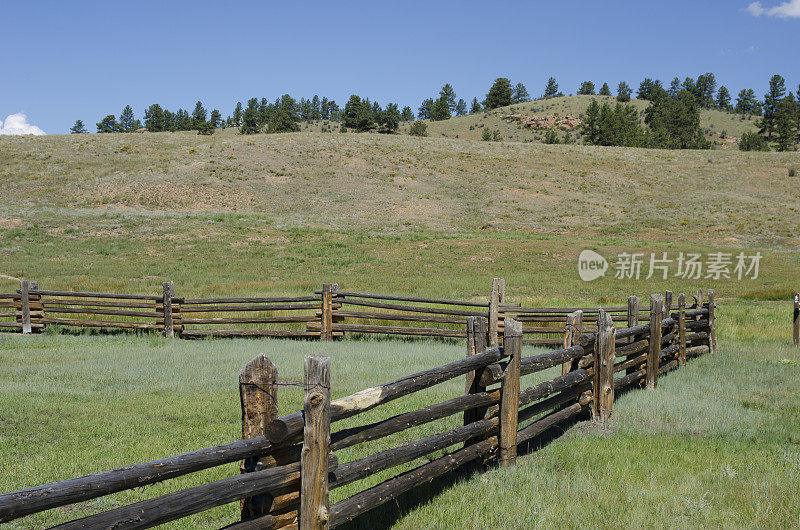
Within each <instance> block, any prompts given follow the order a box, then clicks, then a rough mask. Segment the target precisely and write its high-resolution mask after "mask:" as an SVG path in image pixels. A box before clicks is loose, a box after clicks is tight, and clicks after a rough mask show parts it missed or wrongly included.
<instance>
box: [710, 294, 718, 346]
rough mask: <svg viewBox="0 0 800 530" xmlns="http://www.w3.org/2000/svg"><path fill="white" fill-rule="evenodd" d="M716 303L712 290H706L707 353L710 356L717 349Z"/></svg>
mask: <svg viewBox="0 0 800 530" xmlns="http://www.w3.org/2000/svg"><path fill="white" fill-rule="evenodd" d="M716 305H717V302H716V299H715V298H714V289H709V290H708V351H709V352H711V353H712V354H713V353H714V352H715V351H716V349H717V327H716V325H715V324H714V308H715V307H716Z"/></svg>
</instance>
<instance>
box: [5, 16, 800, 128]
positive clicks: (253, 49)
mask: <svg viewBox="0 0 800 530" xmlns="http://www.w3.org/2000/svg"><path fill="white" fill-rule="evenodd" d="M0 21H2V24H0V120H2V119H5V117H6V116H7V115H9V114H14V113H17V112H20V111H24V112H25V113H26V114H27V117H28V122H29V123H31V124H34V125H36V126H38V127H40V128H41V129H43V130H44V131H45V132H47V133H50V134H52V133H65V132H67V131H68V129H69V127H70V126H71V125H72V124H73V122H74V121H75V120H76V119H78V118H80V119H82V120H83V121H84V123H86V125H87V128H88V129H89V130H90V131H94V130H95V126H94V124H95V123H96V122H98V121H100V119H101V118H102V117H103V116H105V115H106V114H115V115H117V116H118V115H119V113H120V111H121V110H122V108H123V107H124V106H125V105H126V104H130V105H131V106H132V107H133V108H134V111H135V112H136V115H137V117H139V118H141V116H142V113H143V111H144V108H146V107H147V106H148V105H150V104H151V103H154V102H158V103H160V104H161V105H162V106H165V107H167V108H169V109H171V110H173V111H174V110H177V108H178V107H183V108H186V109H188V110H189V111H191V109H192V108H193V107H194V103H195V101H197V100H198V99H199V100H202V101H203V103H204V105H205V106H206V108H208V109H209V110H210V109H212V108H219V109H220V110H221V111H222V114H223V116H227V115H228V114H230V113H231V111H232V109H233V106H234V105H235V103H236V101H239V100H241V101H245V100H246V99H248V98H250V97H254V96H255V97H259V98H260V97H267V98H269V99H271V100H272V99H274V98H275V97H277V96H279V95H281V94H283V93H290V94H292V95H293V96H295V97H297V98H298V99H299V98H300V97H301V96H305V97H311V96H313V95H314V94H315V93H317V94H319V95H320V96H323V95H326V96H328V97H329V98H331V97H332V98H334V99H335V100H336V101H337V102H339V103H340V104H343V103H344V101H345V100H346V99H347V97H348V96H349V94H351V93H358V94H360V95H363V96H367V97H369V98H370V99H373V100H377V101H379V102H380V103H381V104H386V103H387V102H397V103H399V104H400V106H401V107H402V106H403V105H410V106H411V107H412V109H414V110H415V111H416V108H417V107H418V106H419V103H420V101H421V100H422V99H424V98H426V97H429V96H433V95H435V94H436V93H437V92H438V90H439V88H440V87H441V85H442V84H444V83H446V82H449V83H451V84H452V85H453V87H454V88H455V90H456V94H457V96H458V97H463V98H464V99H465V100H467V101H470V100H471V99H472V97H473V96H477V97H478V98H479V99H482V98H483V96H484V95H485V94H486V91H487V90H488V88H489V86H490V85H491V83H492V81H493V80H494V79H495V78H496V77H500V76H502V77H509V78H511V80H512V82H514V83H516V82H518V81H521V82H523V83H524V84H525V85H526V86H527V88H528V91H529V92H530V94H531V95H532V96H534V97H536V96H538V95H540V94H541V93H542V91H543V89H544V85H545V82H546V81H547V78H548V77H549V76H551V75H552V76H555V77H556V79H557V80H558V82H559V85H560V88H561V90H562V91H563V92H565V93H574V92H575V91H576V90H577V87H578V85H579V84H580V82H581V81H583V80H585V79H590V80H592V81H594V82H595V83H596V84H597V86H598V88H599V86H600V85H601V84H602V83H603V82H604V81H607V82H608V83H609V85H610V86H611V87H612V90H613V89H614V88H615V87H616V85H617V83H618V82H619V81H620V80H625V81H627V82H628V84H630V85H631V86H632V87H634V88H636V87H637V86H638V84H639V81H641V80H642V79H643V78H644V77H653V78H659V79H661V80H663V81H664V82H665V84H668V83H669V81H670V80H671V79H672V78H673V77H674V76H676V75H677V76H679V77H681V78H684V77H686V76H692V77H696V76H697V75H699V74H701V73H704V72H709V71H710V72H713V73H714V74H715V75H716V77H717V80H718V82H720V83H722V84H724V85H726V86H727V87H728V89H729V90H730V91H731V93H732V94H733V95H734V96H735V95H736V94H737V93H738V91H739V90H740V89H741V88H753V89H755V90H756V93H757V94H758V95H759V97H761V96H762V95H763V94H764V92H765V91H766V88H767V83H768V80H769V77H770V76H771V75H772V74H774V73H780V74H781V75H783V76H784V77H785V78H786V81H787V85H788V88H789V89H790V90H792V91H795V90H797V85H798V83H800V72H798V68H797V67H798V64H800V62H798V59H797V57H798V48H799V46H798V44H799V43H800V42H799V41H800V0H790V1H788V2H787V1H780V0H779V1H773V0H764V1H763V2H761V3H753V4H751V3H750V2H749V1H747V0H745V1H742V2H740V1H737V0H711V1H697V0H694V1H688V0H674V1H672V2H642V1H605V2H598V1H596V0H592V1H561V2H553V1H548V2H533V1H532V2H491V1H484V2H437V1H426V2H391V3H390V2H380V1H374V2H336V3H325V2H312V1H307V2H234V1H231V2H221V1H214V2H204V1H194V2H178V1H169V0H162V1H159V2H151V1H132V2H116V1H105V2H88V1H86V2H81V1H74V2H64V1H54V2H41V1H36V0H26V1H16V0H2V1H1V2H0Z"/></svg>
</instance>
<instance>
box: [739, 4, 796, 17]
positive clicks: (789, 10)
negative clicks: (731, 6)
mask: <svg viewBox="0 0 800 530" xmlns="http://www.w3.org/2000/svg"><path fill="white" fill-rule="evenodd" d="M747 12H748V13H750V14H751V15H753V16H754V17H760V16H761V15H767V16H770V17H778V18H800V0H789V1H788V2H783V3H782V4H779V5H776V6H775V7H770V8H766V7H764V6H763V5H762V4H761V2H753V3H752V4H750V5H749V6H747Z"/></svg>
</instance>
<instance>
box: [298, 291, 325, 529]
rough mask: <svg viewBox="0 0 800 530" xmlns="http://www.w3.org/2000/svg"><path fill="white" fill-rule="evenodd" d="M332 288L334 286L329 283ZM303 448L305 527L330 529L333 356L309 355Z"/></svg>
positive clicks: (302, 519) (302, 514)
mask: <svg viewBox="0 0 800 530" xmlns="http://www.w3.org/2000/svg"><path fill="white" fill-rule="evenodd" d="M328 288H330V286H328ZM305 390H306V397H305V400H304V401H303V421H304V425H303V450H302V452H301V453H300V455H301V456H300V513H299V523H300V525H299V526H300V529H301V530H320V529H327V528H328V512H329V509H330V503H329V499H328V453H329V452H330V444H331V359H330V357H323V356H321V355H309V356H307V357H306V358H305Z"/></svg>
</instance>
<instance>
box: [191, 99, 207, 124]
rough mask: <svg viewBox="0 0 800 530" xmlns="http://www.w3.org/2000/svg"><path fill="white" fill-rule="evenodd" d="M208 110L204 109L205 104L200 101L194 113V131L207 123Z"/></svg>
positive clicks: (195, 106)
mask: <svg viewBox="0 0 800 530" xmlns="http://www.w3.org/2000/svg"><path fill="white" fill-rule="evenodd" d="M206 116H207V113H206V109H205V107H203V103H201V102H200V101H198V102H197V103H195V105H194V111H192V129H196V128H197V127H198V126H199V125H200V124H201V123H205V122H206Z"/></svg>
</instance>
